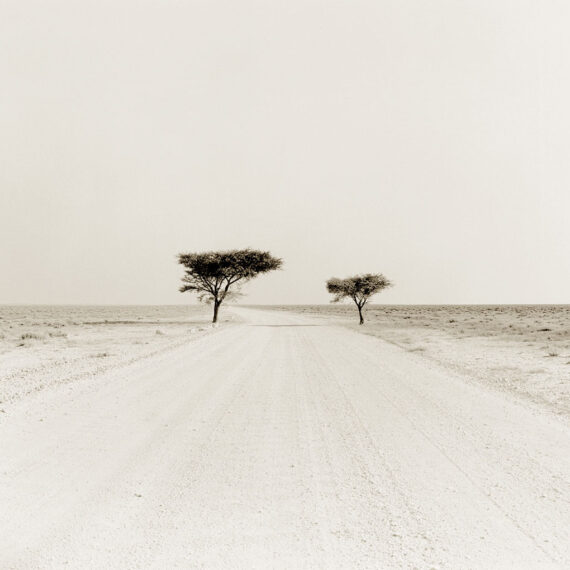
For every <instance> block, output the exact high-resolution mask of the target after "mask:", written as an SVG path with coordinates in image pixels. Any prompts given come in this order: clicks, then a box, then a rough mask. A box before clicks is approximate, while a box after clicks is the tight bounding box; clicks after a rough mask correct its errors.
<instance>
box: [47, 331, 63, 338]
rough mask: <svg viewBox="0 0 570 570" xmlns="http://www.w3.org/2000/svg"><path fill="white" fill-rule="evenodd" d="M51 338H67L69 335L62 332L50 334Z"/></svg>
mask: <svg viewBox="0 0 570 570" xmlns="http://www.w3.org/2000/svg"><path fill="white" fill-rule="evenodd" d="M49 336H51V337H53V338H67V333H64V332H61V331H54V332H50V333H49Z"/></svg>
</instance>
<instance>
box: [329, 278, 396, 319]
mask: <svg viewBox="0 0 570 570" xmlns="http://www.w3.org/2000/svg"><path fill="white" fill-rule="evenodd" d="M391 286H392V282H391V281H390V280H389V279H387V278H386V277H384V275H382V274H381V273H365V274H363V275H354V276H353V277H347V278H346V279H339V278H338V277H331V279H329V280H328V281H327V291H328V292H329V293H332V294H333V295H334V298H333V300H332V301H331V302H332V303H338V302H340V301H342V300H343V299H346V298H347V297H348V298H350V299H352V300H353V301H354V303H355V304H356V306H357V307H358V314H359V315H360V324H361V325H363V324H364V317H363V316H362V308H363V307H364V305H365V304H366V302H367V301H368V299H370V297H372V295H375V294H376V293H379V292H380V291H382V290H383V289H386V288H387V287H391Z"/></svg>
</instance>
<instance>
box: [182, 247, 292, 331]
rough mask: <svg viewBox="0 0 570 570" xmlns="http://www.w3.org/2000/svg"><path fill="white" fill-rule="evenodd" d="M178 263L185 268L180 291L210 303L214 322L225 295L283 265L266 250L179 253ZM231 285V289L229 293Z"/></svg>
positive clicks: (233, 292)
mask: <svg viewBox="0 0 570 570" xmlns="http://www.w3.org/2000/svg"><path fill="white" fill-rule="evenodd" d="M178 263H180V264H181V265H183V266H184V271H185V274H184V277H182V283H183V285H182V286H181V287H180V292H181V293H184V292H186V291H194V292H195V293H197V295H198V299H200V301H203V302H207V303H213V304H214V318H213V319H212V322H213V323H215V322H217V321H218V311H219V309H220V305H221V304H222V303H223V302H224V300H225V299H227V298H228V296H230V295H232V294H235V288H236V287H239V286H240V285H242V284H243V283H244V282H246V281H249V280H250V279H253V278H254V277H257V276H258V275H259V274H260V273H267V272H268V271H273V270H274V269H279V268H280V267H281V266H282V265H283V261H282V260H281V259H279V258H278V257H273V256H272V255H271V254H270V253H269V252H268V251H257V250H254V249H249V248H248V249H233V250H230V251H207V252H204V253H180V254H178ZM236 284H237V285H236ZM233 286H235V287H234V290H231V288H232V287H233Z"/></svg>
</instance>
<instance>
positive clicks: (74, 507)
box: [0, 309, 570, 569]
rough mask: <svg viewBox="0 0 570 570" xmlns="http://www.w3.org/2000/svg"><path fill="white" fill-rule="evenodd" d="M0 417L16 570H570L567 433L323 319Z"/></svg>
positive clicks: (203, 348)
mask: <svg viewBox="0 0 570 570" xmlns="http://www.w3.org/2000/svg"><path fill="white" fill-rule="evenodd" d="M232 310H233V311H235V312H236V313H238V314H239V315H240V316H241V317H243V319H244V321H243V323H240V324H237V325H232V326H227V327H226V328H223V327H222V328H220V329H219V330H217V331H216V332H215V333H213V334H210V335H208V336H206V337H203V338H200V339H195V340H194V341H192V342H189V343H188V344H187V345H184V346H180V347H178V348H175V349H173V350H170V351H167V352H164V353H162V354H158V355H155V356H153V357H152V358H150V359H146V360H142V361H139V362H135V363H133V364H131V365H129V366H127V367H125V368H122V369H121V370H117V371H114V372H106V373H104V374H101V375H99V376H96V377H95V378H92V379H88V380H83V381H80V382H77V383H72V384H64V385H60V386H53V387H50V388H47V389H45V390H43V391H40V392H38V393H36V394H33V395H31V396H30V397H27V398H25V399H22V400H20V401H18V402H15V403H14V404H12V405H10V406H9V407H7V408H6V409H5V413H3V414H1V417H0V451H1V465H0V542H1V545H0V568H3V569H13V568H14V569H15V568H18V569H33V568H42V569H43V568H74V569H75V568H77V569H88V568H120V569H130V568H157V569H170V568H244V569H246V568H247V569H249V568H263V569H267V568H283V569H295V568H319V569H320V568H350V569H357V568H371V569H372V568H374V569H382V568H387V569H389V568H419V569H424V568H426V569H429V568H453V569H456V568H485V569H491V568H517V569H521V568H570V537H569V529H570V504H569V500H570V484H569V478H570V477H569V474H570V437H569V429H568V427H567V425H566V424H564V423H563V422H561V421H559V420H557V419H556V418H554V417H551V416H549V415H548V413H547V412H544V414H542V413H540V412H537V411H536V410H531V409H526V408H525V407H524V405H523V404H521V403H518V402H514V401H511V400H509V398H508V395H505V394H501V393H497V392H493V391H492V390H491V389H487V388H486V387H485V386H480V385H477V384H475V383H469V382H468V381H466V379H465V378H464V377H459V376H457V377H455V376H453V375H452V374H451V373H450V372H449V371H448V370H444V369H443V368H438V366H437V365H436V364H433V363H431V364H430V363H429V361H427V360H426V359H425V358H422V356H421V355H418V354H411V353H409V352H406V351H404V350H402V349H400V348H398V347H395V346H393V345H390V344H387V343H385V342H382V341H381V340H378V339H376V338H372V337H369V336H365V335H361V334H358V333H355V332H352V331H349V330H346V329H341V328H335V327H333V326H327V325H326V324H323V322H322V320H319V321H314V322H313V321H310V320H309V319H308V318H303V317H300V316H299V317H298V316H295V315H291V314H280V313H276V312H263V311H255V310H251V309H232Z"/></svg>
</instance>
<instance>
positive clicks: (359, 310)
mask: <svg viewBox="0 0 570 570" xmlns="http://www.w3.org/2000/svg"><path fill="white" fill-rule="evenodd" d="M356 306H357V307H358V314H359V315H360V324H361V325H363V324H364V317H363V316H362V307H360V306H359V305H356Z"/></svg>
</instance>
